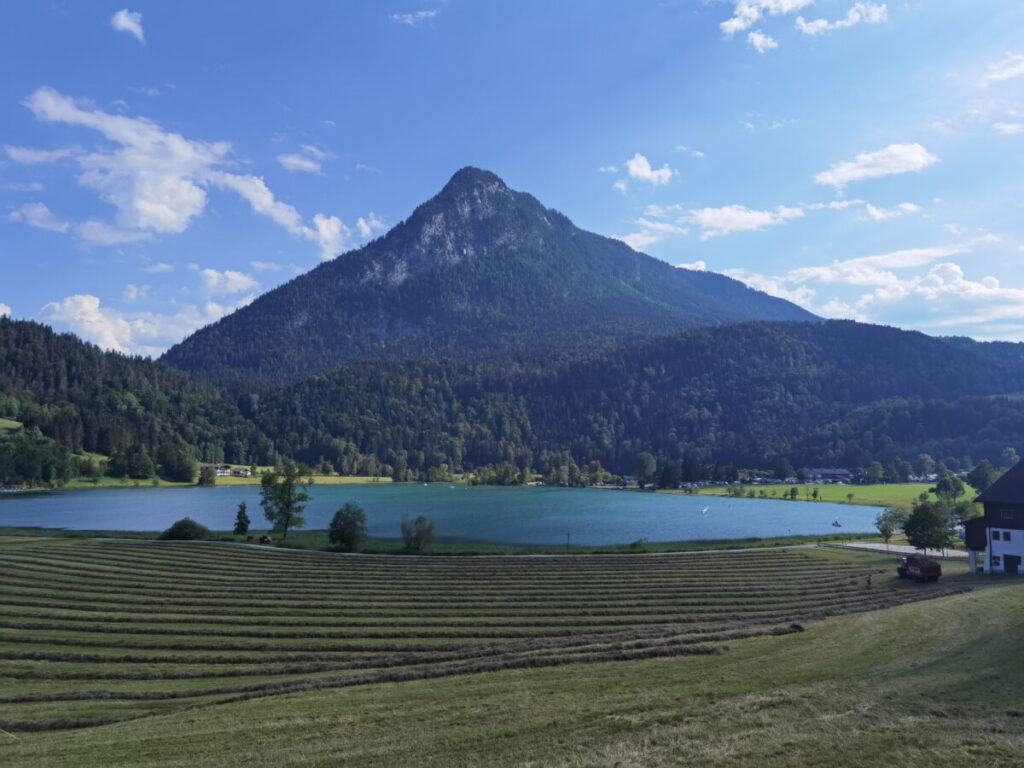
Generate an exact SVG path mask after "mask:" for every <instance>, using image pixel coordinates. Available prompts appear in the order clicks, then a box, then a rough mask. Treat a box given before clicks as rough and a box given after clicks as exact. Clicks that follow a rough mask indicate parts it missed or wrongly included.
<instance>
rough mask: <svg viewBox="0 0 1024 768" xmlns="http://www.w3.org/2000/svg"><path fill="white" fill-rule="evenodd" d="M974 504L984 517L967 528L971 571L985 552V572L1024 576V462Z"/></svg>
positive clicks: (973, 521) (970, 522) (969, 523)
mask: <svg viewBox="0 0 1024 768" xmlns="http://www.w3.org/2000/svg"><path fill="white" fill-rule="evenodd" d="M975 501H977V502H979V503H981V505H982V506H983V507H984V508H985V514H984V516H982V517H976V518H974V519H973V520H968V521H967V523H966V524H965V525H964V530H965V539H966V543H967V549H968V550H969V552H970V554H969V558H970V560H969V562H970V569H971V572H972V573H973V572H975V571H977V569H978V568H977V563H978V553H979V552H984V553H985V573H1021V572H1022V571H1024V569H1022V568H1021V562H1022V560H1024V462H1020V463H1018V464H1016V465H1015V466H1014V467H1012V468H1011V469H1010V470H1009V471H1008V472H1007V473H1006V474H1005V475H1003V476H1002V477H1000V478H999V479H998V480H996V481H995V482H994V483H993V484H992V485H991V486H990V487H989V488H988V490H986V491H985V492H984V493H982V494H981V495H980V496H978V498H976V499H975Z"/></svg>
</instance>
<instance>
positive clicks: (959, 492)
mask: <svg viewBox="0 0 1024 768" xmlns="http://www.w3.org/2000/svg"><path fill="white" fill-rule="evenodd" d="M930 490H931V492H932V493H934V494H935V495H936V496H938V497H939V498H940V499H945V500H947V501H954V500H955V499H958V498H960V497H961V496H963V495H964V491H965V490H966V489H965V488H964V482H963V480H961V479H960V478H959V477H957V476H956V475H954V474H952V473H947V474H945V475H943V476H942V477H941V478H939V482H937V483H936V484H935V487H934V488H931V489H930Z"/></svg>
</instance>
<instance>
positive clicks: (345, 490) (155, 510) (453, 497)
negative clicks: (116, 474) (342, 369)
mask: <svg viewBox="0 0 1024 768" xmlns="http://www.w3.org/2000/svg"><path fill="white" fill-rule="evenodd" d="M310 494H311V495H312V496H313V500H312V501H311V502H310V504H309V506H308V508H307V509H306V513H305V515H306V521H307V525H306V528H307V529H318V528H321V529H322V528H326V527H327V524H328V522H329V521H330V519H331V517H332V516H333V514H334V512H335V511H336V510H337V509H338V508H339V507H340V506H341V505H342V504H344V503H345V502H346V501H354V502H356V503H358V504H359V505H360V506H362V507H363V508H364V509H365V510H366V516H367V519H368V523H369V529H370V535H371V536H373V537H378V538H398V537H399V523H400V521H401V519H402V517H403V515H408V516H410V517H415V516H416V515H426V516H427V517H429V518H431V519H433V520H435V521H436V522H437V532H438V535H439V536H440V537H442V538H458V539H467V540H473V541H480V542H490V543H496V544H530V545H539V544H565V541H566V534H568V535H569V538H570V541H571V543H572V544H574V545H589V546H597V545H603V544H628V543H630V542H633V541H636V540H638V539H641V538H646V539H648V540H649V541H652V542H657V541H683V540H700V539H739V538H747V537H770V536H787V535H814V534H819V535H820V534H831V533H867V532H870V531H872V530H873V529H874V519H875V515H876V514H877V513H878V509H876V508H874V507H862V506H855V505H850V504H833V503H827V502H802V501H774V500H765V499H733V498H725V497H711V496H683V495H676V494H662V493H640V492H637V491H618V490H597V489H591V490H587V489H580V488H524V487H511V488H496V487H486V486H477V487H469V486H464V485H449V484H444V483H435V484H431V485H427V486H424V485H412V484H399V485H391V484H390V483H389V484H380V485H374V484H369V485H323V486H312V487H311V488H310ZM240 501H245V502H246V504H247V505H248V508H249V517H250V518H251V520H252V523H253V528H257V529H258V528H264V527H265V526H266V522H265V521H264V518H263V513H262V510H261V508H260V506H259V488H258V486H233V487H220V488H160V489H153V488H139V489H134V488H114V489H96V490H84V491H55V492H52V493H29V494H0V526H43V527H47V528H69V529H75V530H130V531H161V530H163V529H165V528H167V527H168V526H169V525H170V524H171V523H173V522H174V521H175V520H177V519H179V518H182V517H186V516H187V517H191V518H192V519H193V520H197V521H199V522H200V523H202V524H203V525H205V526H207V527H209V528H211V529H214V530H230V529H231V527H232V526H233V524H234V519H235V510H236V508H237V506H238V503H239V502H240ZM705 509H706V511H705V512H703V514H702V511H703V510H705ZM833 521H838V522H839V523H840V525H841V526H842V527H839V528H837V527H835V526H833V524H832V523H833Z"/></svg>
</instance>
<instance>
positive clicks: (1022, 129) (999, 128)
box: [992, 123, 1024, 136]
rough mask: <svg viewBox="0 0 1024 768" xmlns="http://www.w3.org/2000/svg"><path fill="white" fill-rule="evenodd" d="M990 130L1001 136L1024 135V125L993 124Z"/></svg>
mask: <svg viewBox="0 0 1024 768" xmlns="http://www.w3.org/2000/svg"><path fill="white" fill-rule="evenodd" d="M992 128H993V130H995V132H996V133H1001V134H1003V136H1016V135H1018V134H1021V133H1024V123H994V124H993V125H992Z"/></svg>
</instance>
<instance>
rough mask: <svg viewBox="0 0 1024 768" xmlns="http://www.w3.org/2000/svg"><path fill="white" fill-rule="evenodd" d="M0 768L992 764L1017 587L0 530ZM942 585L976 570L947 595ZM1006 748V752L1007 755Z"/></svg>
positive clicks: (822, 564)
mask: <svg viewBox="0 0 1024 768" xmlns="http://www.w3.org/2000/svg"><path fill="white" fill-rule="evenodd" d="M0 561H2V565H3V567H2V569H0V583H2V584H3V589H2V590H0V680H3V694H2V696H0V728H2V729H3V730H4V731H5V732H6V733H4V734H0V737H3V738H4V739H5V742H6V743H5V744H4V747H5V750H4V751H5V757H6V758H7V759H8V762H7V764H10V765H19V766H20V765H47V766H72V765H105V766H111V765H182V766H185V765H190V766H222V765H227V764H240V763H245V764H250V765H254V766H279V765H382V766H384V765H389V766H390V765H479V764H482V763H487V764H489V765H498V766H501V765H537V766H540V765H543V766H549V765H551V766H554V765H558V766H590V765H618V766H660V765H678V764H680V763H681V762H682V761H684V760H685V762H686V764H687V765H749V764H754V763H756V764H763V765H766V766H783V765H785V766H789V765H817V764H821V762H820V761H821V760H822V759H823V756H824V755H828V763H829V764H830V765H834V766H864V765H894V766H895V765H899V766H910V765H929V764H946V765H948V764H963V763H966V762H974V761H978V760H983V759H984V760H994V761H1001V762H1003V763H1004V764H1012V759H1015V758H1013V756H1014V755H1017V754H1019V752H1020V750H1021V749H1024V735H1022V734H1024V729H1022V728H1021V722H1022V720H1021V717H1022V716H1024V712H1022V710H1021V706H1020V702H1019V690H1020V685H1021V683H1022V682H1024V659H1022V657H1021V655H1020V653H1019V641H1018V640H1017V639H1016V638H1019V636H1020V634H1021V632H1022V630H1024V626H1022V625H1024V585H1022V584H1021V583H1020V582H1013V581H1009V580H992V579H987V578H986V579H980V578H978V577H974V576H968V575H966V574H965V573H963V571H964V566H963V565H962V564H957V563H948V564H946V563H944V565H943V567H944V569H945V570H946V573H947V575H946V576H945V577H944V579H943V581H941V582H939V583H938V584H926V585H916V584H906V583H904V582H900V581H898V580H897V579H896V578H895V576H894V575H893V568H892V558H889V557H879V556H876V555H871V554H865V553H854V552H836V551H826V550H800V551H792V550H789V551H780V550H775V551H765V552H752V553H733V554H726V553H718V554H707V555H693V554H691V555H675V556H671V555H665V556H652V557H614V556H611V557H600V558H560V557H541V558H455V559H448V558H415V559H413V558H387V557H372V556H370V557H345V556H338V555H329V554H322V553H301V552H300V553H289V552H281V551H273V550H263V549H258V548H241V547H238V548H236V547H230V546H225V545H217V544H171V543H167V544H156V543H148V542H141V541H139V542H131V541H126V542H108V541H96V540H88V539H67V540H59V539H40V540H31V539H28V538H25V539H17V538H14V537H11V538H6V539H4V540H0ZM969 587H985V588H982V589H977V590H975V591H972V592H964V591H963V590H965V589H967V588H969ZM1011 758H1012V759H1011Z"/></svg>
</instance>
